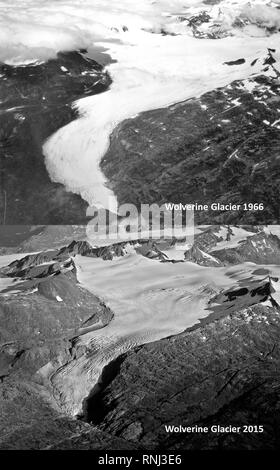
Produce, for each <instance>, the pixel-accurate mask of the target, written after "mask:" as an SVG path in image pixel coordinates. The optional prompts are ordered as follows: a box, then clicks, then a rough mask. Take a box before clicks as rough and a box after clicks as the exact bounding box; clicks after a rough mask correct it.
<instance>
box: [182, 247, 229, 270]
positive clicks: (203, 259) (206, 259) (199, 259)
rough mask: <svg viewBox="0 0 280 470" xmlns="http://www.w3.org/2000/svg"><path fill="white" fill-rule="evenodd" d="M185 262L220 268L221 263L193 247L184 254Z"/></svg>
mask: <svg viewBox="0 0 280 470" xmlns="http://www.w3.org/2000/svg"><path fill="white" fill-rule="evenodd" d="M185 260H186V261H192V262H194V263H197V264H200V265H201V266H221V265H222V263H221V261H219V260H218V259H217V258H215V257H214V256H211V255H209V254H208V253H205V252H204V251H202V250H201V249H200V248H198V246H196V245H194V246H193V247H192V248H191V249H190V250H188V251H186V252H185Z"/></svg>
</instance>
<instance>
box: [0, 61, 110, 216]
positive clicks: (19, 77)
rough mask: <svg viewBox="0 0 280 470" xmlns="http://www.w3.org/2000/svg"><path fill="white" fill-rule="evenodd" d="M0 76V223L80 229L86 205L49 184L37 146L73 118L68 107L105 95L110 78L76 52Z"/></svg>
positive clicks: (0, 71) (3, 68) (0, 70)
mask: <svg viewBox="0 0 280 470" xmlns="http://www.w3.org/2000/svg"><path fill="white" fill-rule="evenodd" d="M0 76H1V82H0V102H1V104H0V127H1V131H0V221H1V223H4V224H5V223H6V224H9V223H11V224H41V223H43V224H63V223H64V224H67V223H85V222H86V217H85V214H86V207H87V204H86V203H85V201H83V200H82V199H81V198H80V197H79V196H77V195H74V194H72V193H69V192H66V191H65V189H64V188H63V186H62V185H60V184H56V183H52V182H51V181H50V178H49V176H48V173H47V170H46V168H45V164H44V156H43V154H42V144H43V142H44V141H45V140H46V139H47V137H49V136H50V135H51V134H53V133H54V132H55V131H56V130H57V129H59V128H60V127H62V126H64V125H66V124H68V123H69V122H70V121H72V120H73V119H75V118H76V117H77V114H76V111H74V110H73V109H72V107H71V105H72V103H73V101H75V100H76V99H78V98H82V97H84V96H89V95H92V94H96V93H100V92H102V91H105V90H106V89H107V88H108V86H109V85H110V83H111V81H110V78H109V77H108V75H107V74H106V73H104V72H103V71H102V67H101V66H99V64H97V63H96V62H95V61H94V60H91V59H88V58H86V57H85V56H84V55H82V54H81V53H78V52H71V53H59V54H58V55H57V58H56V59H53V60H49V61H48V62H46V63H41V64H32V65H26V66H17V67H16V66H10V65H6V64H0ZM34 175H36V177H34Z"/></svg>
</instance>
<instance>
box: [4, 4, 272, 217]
mask: <svg viewBox="0 0 280 470" xmlns="http://www.w3.org/2000/svg"><path fill="white" fill-rule="evenodd" d="M279 201H280V0H274V1H269V0H251V1H247V0H203V1H202V0H141V1H139V2H136V1H135V0H95V1H92V0H83V1H81V0H47V1H46V0H25V1H24V2H22V1H21V0H0V225H2V226H3V225H7V226H10V225H24V226H38V225H56V226H57V225H86V224H87V223H88V222H89V221H90V220H91V219H92V216H93V214H95V213H96V211H97V212H98V211H99V210H102V211H103V210H105V213H106V214H107V215H108V214H109V215H110V213H113V214H115V215H117V217H119V218H120V219H123V218H124V217H125V211H124V207H126V206H124V205H127V204H129V205H130V206H132V205H133V207H135V208H136V210H137V211H139V212H140V210H141V207H142V205H149V206H152V205H158V206H160V207H164V206H165V207H166V209H167V210H169V211H178V210H180V211H183V212H184V211H185V212H187V211H188V210H191V211H193V215H194V223H195V224H197V225H202V224H232V225H238V224H241V225H242V224H243V225H246V224H248V225H262V224H270V225H273V224H279V223H280V209H279V208H280V205H279Z"/></svg>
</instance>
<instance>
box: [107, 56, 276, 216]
mask: <svg viewBox="0 0 280 470" xmlns="http://www.w3.org/2000/svg"><path fill="white" fill-rule="evenodd" d="M272 59H273V60H274V61H275V59H274V58H273V52H271V51H268V53H267V56H266V57H265V58H256V61H255V62H254V63H255V64H256V63H257V62H258V63H261V64H262V70H263V72H262V73H261V74H259V75H254V64H253V63H252V75H251V76H250V78H249V79H248V80H244V81H242V80H237V81H234V82H232V83H230V84H229V85H228V86H225V87H223V88H217V89H214V90H212V91H210V92H208V93H205V94H204V95H202V96H201V97H200V98H198V99H196V98H194V99H189V100H188V101H185V102H182V103H178V104H176V105H172V106H169V107H168V108H163V109H157V110H153V111H148V112H144V113H142V114H140V115H138V116H136V117H135V118H133V119H129V120H126V121H124V122H123V123H121V124H120V125H119V126H118V127H117V129H115V131H114V132H113V134H112V136H111V145H110V148H109V150H108V151H107V153H106V155H105V156H104V157H103V159H102V161H101V168H102V171H103V172H104V174H105V176H106V178H107V180H108V181H109V182H110V187H111V188H112V189H113V191H114V192H115V194H116V195H117V198H118V201H119V203H120V204H122V203H133V204H135V205H137V206H140V205H141V204H143V203H147V204H153V203H157V204H159V205H161V204H165V203H167V202H172V203H190V204H191V203H198V204H209V205H211V204H212V203H220V204H226V203H232V204H240V205H241V208H240V210H236V211H222V210H211V209H210V210H208V211H196V212H195V221H196V223H197V224H198V225H200V224H206V223H210V224H213V223H214V224H225V223H226V224H248V225H250V224H251V225H252V224H266V223H274V224H275V223H278V222H279V220H280V213H279V204H278V201H279V197H280V192H279V187H280V185H279V181H280V173H279V171H280V170H279V168H280V167H279V161H278V157H279V150H280V146H279V128H280V121H279V119H280V114H279V113H280V111H279V102H280V98H279V91H280V82H279V72H278V71H277V70H276V68H275V67H274V63H273V60H272ZM241 66H242V64H241V65H240V67H241ZM225 67H227V65H225ZM245 202H247V203H249V202H251V203H262V204H263V205H264V209H263V210H257V211H255V210H253V211H247V210H244V208H243V206H242V204H243V203H245Z"/></svg>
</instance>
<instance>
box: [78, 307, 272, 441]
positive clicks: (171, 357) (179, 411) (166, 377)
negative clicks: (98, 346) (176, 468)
mask: <svg viewBox="0 0 280 470" xmlns="http://www.w3.org/2000/svg"><path fill="white" fill-rule="evenodd" d="M279 333H280V319H279V310H278V309H277V308H273V307H269V306H264V305H261V304H260V305H255V306H253V307H250V308H245V309H241V310H239V311H235V312H234V313H232V314H226V315H225V316H224V317H223V318H220V319H219V320H216V321H213V322H208V323H207V322H206V323H205V324H203V325H202V324H201V325H198V326H195V327H193V328H192V329H191V330H190V331H186V332H185V333H182V334H180V335H177V336H175V337H170V338H167V339H163V340H161V341H158V342H154V343H152V344H146V345H144V346H142V347H139V348H137V349H136V350H133V351H130V352H129V353H128V354H126V355H125V356H124V357H123V358H122V360H121V363H120V364H116V365H115V368H116V371H115V372H114V371H111V378H112V380H111V381H110V383H108V380H106V371H104V384H103V385H104V387H103V388H102V387H101V389H100V390H99V393H97V394H94V393H93V394H92V395H91V396H89V397H88V402H87V404H86V405H85V408H86V409H87V412H88V415H87V419H88V421H90V422H92V423H94V424H99V426H100V428H101V429H102V430H106V431H108V432H110V433H112V434H113V435H115V436H118V437H122V438H125V439H127V440H128V441H130V442H137V443H139V444H140V445H141V446H143V447H144V448H152V449H163V448H164V449H169V450H171V449H172V450H174V449H178V450H179V449H261V448H264V449H275V448H277V447H279V434H278V431H277V430H278V429H279V425H280V412H279V410H280V393H279V385H280V383H279V372H280V349H279V341H278V338H279ZM214 424H219V425H221V426H228V425H229V424H231V425H232V426H242V425H248V424H252V425H263V426H264V433H262V434H253V433H247V434H243V433H239V434H215V433H214V434H213V433H209V434H184V433H171V432H169V433H168V432H166V429H165V426H166V425H171V426H172V425H174V426H179V425H182V426H194V425H201V426H209V427H210V426H211V425H214Z"/></svg>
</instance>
